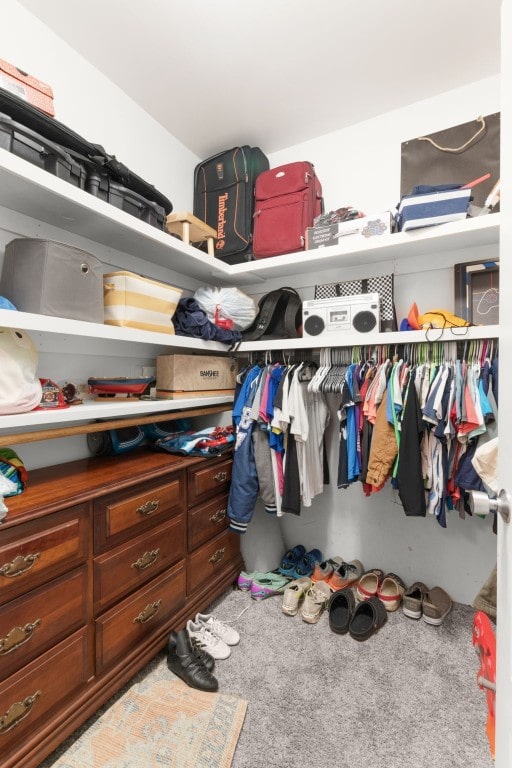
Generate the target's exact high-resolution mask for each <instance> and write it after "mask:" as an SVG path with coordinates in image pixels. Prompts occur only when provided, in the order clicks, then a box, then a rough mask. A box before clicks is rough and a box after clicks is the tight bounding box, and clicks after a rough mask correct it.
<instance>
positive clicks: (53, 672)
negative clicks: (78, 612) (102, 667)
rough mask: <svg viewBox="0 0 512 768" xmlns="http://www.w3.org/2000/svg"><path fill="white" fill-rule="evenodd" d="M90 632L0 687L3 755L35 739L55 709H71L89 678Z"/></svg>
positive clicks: (81, 633)
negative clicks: (71, 701)
mask: <svg viewBox="0 0 512 768" xmlns="http://www.w3.org/2000/svg"><path fill="white" fill-rule="evenodd" d="M88 673H89V669H88V664H87V629H85V628H84V629H81V630H79V631H78V632H76V633H75V634H74V635H72V636H71V637H68V638H67V639H66V640H64V641H63V642H62V643H60V644H59V645H57V646H55V647H54V648H52V650H50V651H47V653H45V654H44V656H40V657H39V658H38V659H35V661H33V662H32V663H31V664H29V665H28V666H26V667H24V668H23V669H22V670H21V671H20V672H16V674H14V675H11V677H9V678H8V679H7V680H6V681H5V682H4V683H3V684H2V686H1V688H0V754H1V755H2V759H4V760H6V761H7V760H8V757H9V753H10V752H11V753H12V752H13V751H14V749H15V748H17V749H19V746H20V744H23V742H24V741H25V740H27V739H32V738H33V736H34V732H35V731H36V730H37V727H38V726H39V725H41V726H43V725H44V726H46V725H48V721H49V718H51V717H53V716H54V714H55V708H56V707H58V706H60V705H62V706H67V703H68V699H69V697H70V696H71V695H72V694H73V693H74V692H76V691H78V690H79V689H80V688H82V687H83V686H85V684H86V682H87V678H88V676H89V675H88Z"/></svg>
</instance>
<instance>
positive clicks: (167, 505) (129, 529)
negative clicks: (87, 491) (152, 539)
mask: <svg viewBox="0 0 512 768" xmlns="http://www.w3.org/2000/svg"><path fill="white" fill-rule="evenodd" d="M185 490H186V489H185V475H184V473H182V472H177V473H176V474H173V475H172V476H168V477H167V478H165V480H161V479H159V480H153V481H150V482H147V483H141V484H140V485H137V486H135V487H133V488H129V489H127V490H124V491H119V492H117V493H112V494H109V495H108V496H103V497H101V498H99V499H97V500H96V501H95V502H94V523H95V526H94V550H95V552H96V553H98V552H103V551H104V550H105V549H106V548H108V547H112V546H114V545H115V544H119V543H121V542H122V541H126V540H127V539H132V538H133V537H134V536H137V535H138V534H139V533H142V532H144V531H147V530H149V529H150V528H152V527H153V526H155V525H159V524H160V523H163V522H165V521H166V520H168V519H169V518H170V517H172V516H173V515H176V514H178V512H180V511H183V510H184V509H185Z"/></svg>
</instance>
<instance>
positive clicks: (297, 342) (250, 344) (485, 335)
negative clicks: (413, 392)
mask: <svg viewBox="0 0 512 768" xmlns="http://www.w3.org/2000/svg"><path fill="white" fill-rule="evenodd" d="M498 335H499V329H498V326H497V325H479V326H471V327H468V328H455V329H453V331H451V330H449V329H445V330H443V331H441V330H436V329H433V330H432V331H429V332H428V338H427V336H426V335H425V331H395V332H387V333H357V331H354V332H352V333H339V334H337V335H336V336H333V337H328V336H327V337H323V338H322V337H320V338H315V337H314V336H308V337H307V338H300V339H271V340H267V341H245V342H242V344H241V345H240V346H239V348H238V350H237V351H238V352H249V353H250V352H260V351H267V350H268V351H272V350H278V351H287V350H301V349H319V348H333V347H335V348H341V347H362V346H370V347H373V346H377V345H380V344H389V345H402V344H418V343H421V342H425V341H429V340H430V341H443V342H444V341H460V342H464V341H472V340H475V339H496V338H498Z"/></svg>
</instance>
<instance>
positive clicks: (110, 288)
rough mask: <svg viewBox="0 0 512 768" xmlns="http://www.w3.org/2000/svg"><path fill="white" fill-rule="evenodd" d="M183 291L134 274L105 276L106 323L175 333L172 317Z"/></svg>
mask: <svg viewBox="0 0 512 768" xmlns="http://www.w3.org/2000/svg"><path fill="white" fill-rule="evenodd" d="M181 294H182V290H181V289H180V288H175V287H174V286H172V285H167V284H166V283H159V282H158V281H157V280H150V279H149V278H147V277H141V276H140V275H137V274H135V273H134V272H111V273H110V274H107V275H103V295H104V305H105V323H106V324H107V325H121V326H125V327H128V328H142V329H143V330H145V331H154V332H156V333H174V326H173V324H172V316H173V315H174V312H175V311H176V306H177V304H178V301H179V300H180V298H181Z"/></svg>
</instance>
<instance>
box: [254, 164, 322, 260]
mask: <svg viewBox="0 0 512 768" xmlns="http://www.w3.org/2000/svg"><path fill="white" fill-rule="evenodd" d="M255 196H256V205H255V211H254V234H253V254H254V258H255V259H263V258H266V257H267V256H277V255H279V254H284V253H294V252H295V251H301V250H303V249H304V245H305V232H306V228H307V227H312V226H313V220H314V218H315V217H316V216H319V215H320V213H322V210H323V198H322V185H321V184H320V181H319V180H318V178H317V176H316V173H315V169H314V167H313V165H312V163H309V162H305V161H304V162H296V163H288V164H287V165H280V166H278V167H277V168H271V169H270V170H269V171H264V172H263V173H260V175H259V176H258V178H257V179H256V186H255Z"/></svg>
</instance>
